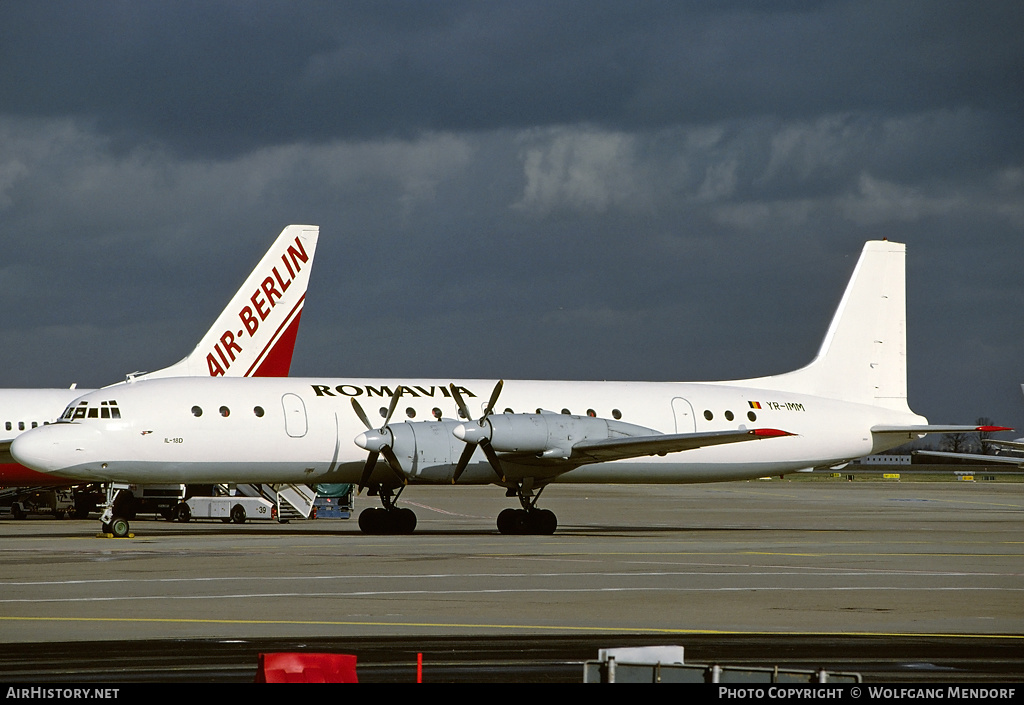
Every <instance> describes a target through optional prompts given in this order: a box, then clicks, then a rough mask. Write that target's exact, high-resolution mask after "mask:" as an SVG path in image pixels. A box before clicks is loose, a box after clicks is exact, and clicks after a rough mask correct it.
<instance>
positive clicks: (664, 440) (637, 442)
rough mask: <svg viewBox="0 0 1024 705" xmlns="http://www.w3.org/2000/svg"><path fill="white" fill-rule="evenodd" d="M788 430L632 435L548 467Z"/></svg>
mask: <svg viewBox="0 0 1024 705" xmlns="http://www.w3.org/2000/svg"><path fill="white" fill-rule="evenodd" d="M792 435H794V434H792V433H789V432H788V431H780V430H778V429H774V428H758V429H750V430H739V431H711V432H707V433H672V434H659V435H652V436H630V437H626V438H607V439H600V440H586V441H580V442H579V443H577V444H575V445H574V446H573V447H572V453H571V455H569V457H567V458H551V457H548V458H545V460H546V461H547V462H546V463H544V464H550V463H551V461H552V460H553V459H554V460H555V462H556V463H557V464H563V463H564V464H565V465H567V466H572V467H579V466H580V465H589V464H591V463H605V462H609V461H612V460H626V459H627V458H640V457H643V456H647V455H665V454H666V453H679V452H682V451H685V450H693V449H695V448H704V447H705V446H714V445H722V444H725V443H743V442H746V441H757V440H761V439H764V438H780V437H782V436H792ZM502 457H503V458H505V457H508V459H509V460H513V461H518V462H524V463H527V464H530V463H531V462H532V463H535V462H537V458H536V456H535V455H533V456H530V458H527V457H525V455H523V454H518V453H508V454H502Z"/></svg>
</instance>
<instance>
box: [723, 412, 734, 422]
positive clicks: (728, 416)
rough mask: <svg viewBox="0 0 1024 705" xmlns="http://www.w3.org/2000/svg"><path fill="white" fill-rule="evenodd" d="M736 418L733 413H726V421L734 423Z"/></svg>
mask: <svg viewBox="0 0 1024 705" xmlns="http://www.w3.org/2000/svg"><path fill="white" fill-rule="evenodd" d="M734 418H735V416H733V414H732V412H731V411H726V412H725V420H726V421H732V420H733V419H734Z"/></svg>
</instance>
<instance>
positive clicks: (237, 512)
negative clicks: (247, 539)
mask: <svg viewBox="0 0 1024 705" xmlns="http://www.w3.org/2000/svg"><path fill="white" fill-rule="evenodd" d="M231 521H233V522H235V523H236V524H244V523H245V507H243V506H242V505H241V504H236V505H235V506H233V507H232V508H231Z"/></svg>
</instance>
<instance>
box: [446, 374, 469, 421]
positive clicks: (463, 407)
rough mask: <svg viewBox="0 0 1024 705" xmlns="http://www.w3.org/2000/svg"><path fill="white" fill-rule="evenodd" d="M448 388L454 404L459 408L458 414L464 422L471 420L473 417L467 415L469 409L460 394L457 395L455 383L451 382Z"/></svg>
mask: <svg viewBox="0 0 1024 705" xmlns="http://www.w3.org/2000/svg"><path fill="white" fill-rule="evenodd" d="M449 386H450V387H451V390H452V397H453V398H454V399H455V403H456V404H458V406H459V412H460V415H461V416H462V418H464V419H466V421H470V420H472V418H473V417H472V416H470V414H469V408H468V407H467V406H466V402H465V401H463V399H462V394H460V393H459V388H458V387H456V386H455V382H452V383H451V385H449Z"/></svg>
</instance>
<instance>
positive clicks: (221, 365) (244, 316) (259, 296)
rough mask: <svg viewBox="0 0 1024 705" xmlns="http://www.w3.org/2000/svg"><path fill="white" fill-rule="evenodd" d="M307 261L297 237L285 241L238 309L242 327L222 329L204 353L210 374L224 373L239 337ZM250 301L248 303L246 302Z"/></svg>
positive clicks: (252, 330)
mask: <svg viewBox="0 0 1024 705" xmlns="http://www.w3.org/2000/svg"><path fill="white" fill-rule="evenodd" d="M308 261H309V255H308V254H307V253H306V248H305V246H304V245H303V244H302V240H301V239H300V238H299V237H296V238H295V244H294V245H288V250H287V251H286V252H285V253H284V254H283V255H281V261H280V262H277V263H275V264H274V266H272V267H271V268H270V273H269V274H268V275H267V276H266V277H264V278H263V282H262V283H261V284H260V285H259V286H258V287H256V291H254V292H253V293H252V296H250V297H249V303H247V304H246V305H245V306H243V307H242V310H241V311H239V312H238V319H239V320H240V321H241V322H242V328H239V329H238V331H237V332H233V331H231V330H226V331H224V332H223V333H222V334H221V336H220V341H219V342H217V343H214V346H213V352H212V353H209V354H207V356H206V365H207V367H208V368H209V370H210V376H211V377H220V376H222V375H224V374H225V373H226V372H227V370H228V368H229V367H231V364H232V363H233V362H234V361H235V358H236V357H237V356H238V354H239V353H241V352H242V345H241V342H240V341H241V339H242V337H243V336H244V335H248V336H249V337H250V338H252V337H253V336H254V335H256V331H257V330H259V328H260V324H261V323H262V322H263V321H265V320H267V316H269V315H270V312H271V310H273V308H274V307H275V306H277V304H278V303H280V301H281V299H282V298H283V297H284V292H286V291H288V287H290V286H291V285H292V281H294V279H295V277H296V276H298V274H299V272H301V271H302V265H304V264H305V263H307V262H308ZM249 304H251V305H249Z"/></svg>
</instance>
